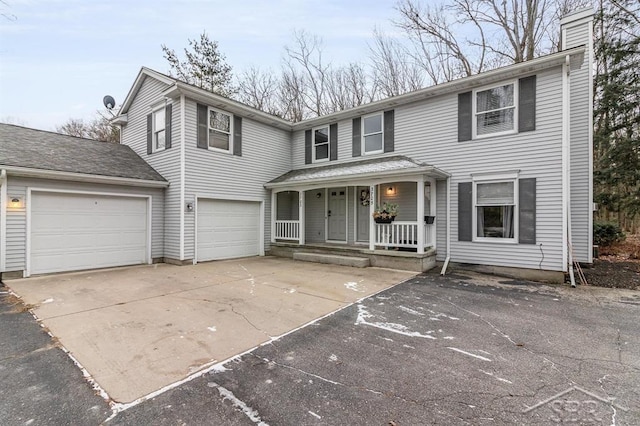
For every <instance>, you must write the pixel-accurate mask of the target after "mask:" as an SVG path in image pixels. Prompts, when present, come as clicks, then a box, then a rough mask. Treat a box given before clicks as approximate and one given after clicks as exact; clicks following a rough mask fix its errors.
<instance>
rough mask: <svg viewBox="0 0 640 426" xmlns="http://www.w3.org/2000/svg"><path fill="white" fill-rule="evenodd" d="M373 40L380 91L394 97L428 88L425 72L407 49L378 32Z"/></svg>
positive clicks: (374, 69)
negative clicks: (425, 82)
mask: <svg viewBox="0 0 640 426" xmlns="http://www.w3.org/2000/svg"><path fill="white" fill-rule="evenodd" d="M373 37H374V45H373V46H369V51H370V61H371V70H372V73H373V78H374V81H375V90H376V91H379V92H380V94H381V95H382V96H384V97H390V96H397V95H401V94H403V93H406V92H410V91H413V90H418V89H420V88H422V87H424V72H425V68H424V66H421V65H420V64H419V63H418V62H417V61H416V60H415V59H414V57H413V56H412V55H411V54H410V53H409V51H408V49H407V48H406V47H405V46H403V45H402V44H400V43H399V42H398V41H397V40H396V39H393V38H391V37H388V36H386V35H385V34H384V33H383V32H382V31H380V30H378V29H375V30H374V32H373ZM430 63H431V62H427V64H430ZM426 71H427V73H429V72H433V70H430V69H427V70H426Z"/></svg>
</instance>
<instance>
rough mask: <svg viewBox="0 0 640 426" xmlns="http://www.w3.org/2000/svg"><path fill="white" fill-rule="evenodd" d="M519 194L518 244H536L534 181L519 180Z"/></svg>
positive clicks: (532, 179)
mask: <svg viewBox="0 0 640 426" xmlns="http://www.w3.org/2000/svg"><path fill="white" fill-rule="evenodd" d="M518 194H519V198H520V200H519V203H518V204H519V205H518V207H519V210H520V212H519V217H518V218H519V226H518V229H519V233H518V235H519V238H518V239H519V242H520V244H535V243H536V179H535V178H530V179H520V180H519V181H518Z"/></svg>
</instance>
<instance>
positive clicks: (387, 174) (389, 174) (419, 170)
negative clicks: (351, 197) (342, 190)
mask: <svg viewBox="0 0 640 426" xmlns="http://www.w3.org/2000/svg"><path fill="white" fill-rule="evenodd" d="M348 165H349V163H345V166H348ZM416 174H431V175H433V176H434V177H438V178H445V177H449V176H450V174H449V173H447V172H445V171H443V170H440V169H438V168H437V167H433V166H426V167H424V166H423V167H413V168H410V169H403V170H388V171H384V172H369V173H359V174H353V175H342V176H332V177H326V178H316V179H307V180H299V181H284V182H275V183H266V184H264V187H265V188H266V189H277V188H294V187H306V186H315V185H319V186H321V185H325V184H332V183H336V182H340V183H342V182H350V183H351V182H355V181H359V180H367V183H364V184H363V185H362V186H369V183H368V181H369V180H371V179H378V178H379V179H392V178H402V177H405V176H410V175H416Z"/></svg>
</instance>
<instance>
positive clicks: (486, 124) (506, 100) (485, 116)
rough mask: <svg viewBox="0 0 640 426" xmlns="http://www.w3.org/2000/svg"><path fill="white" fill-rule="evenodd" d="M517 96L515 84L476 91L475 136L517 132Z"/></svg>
mask: <svg viewBox="0 0 640 426" xmlns="http://www.w3.org/2000/svg"><path fill="white" fill-rule="evenodd" d="M517 96H518V94H517V91H516V84H515V83H509V84H504V85H501V86H496V87H492V88H490V89H486V90H478V91H476V92H475V96H474V113H475V119H474V123H473V124H474V126H473V128H474V133H475V136H484V135H495V134H501V133H511V132H515V131H516V130H517V129H516V120H517V117H516V105H517Z"/></svg>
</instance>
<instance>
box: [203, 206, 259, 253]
mask: <svg viewBox="0 0 640 426" xmlns="http://www.w3.org/2000/svg"><path fill="white" fill-rule="evenodd" d="M197 220H198V224H197V229H198V230H197V261H198V262H204V261H207V260H216V259H230V258H234V257H245V256H257V255H259V254H260V203H258V202H252V201H231V200H209V199H202V198H200V199H198V206H197Z"/></svg>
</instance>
